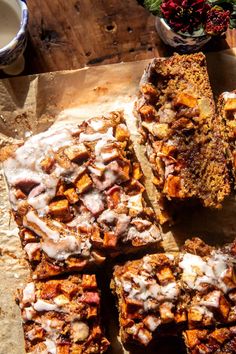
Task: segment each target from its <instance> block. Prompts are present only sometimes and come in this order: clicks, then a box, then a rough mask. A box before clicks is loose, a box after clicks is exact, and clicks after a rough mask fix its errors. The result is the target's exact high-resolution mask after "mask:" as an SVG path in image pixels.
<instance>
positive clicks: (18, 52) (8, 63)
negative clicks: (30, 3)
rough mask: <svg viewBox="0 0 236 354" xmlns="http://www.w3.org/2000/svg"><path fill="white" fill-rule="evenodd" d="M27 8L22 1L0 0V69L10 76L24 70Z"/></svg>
mask: <svg viewBox="0 0 236 354" xmlns="http://www.w3.org/2000/svg"><path fill="white" fill-rule="evenodd" d="M27 24H28V8H27V5H26V1H24V0H0V69H2V70H3V71H4V72H5V73H7V74H10V75H17V74H20V73H21V72H22V71H23V70H24V66H25V61H24V56H23V53H24V50H25V47H26V43H27Z"/></svg>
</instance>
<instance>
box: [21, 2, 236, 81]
mask: <svg viewBox="0 0 236 354" xmlns="http://www.w3.org/2000/svg"><path fill="white" fill-rule="evenodd" d="M28 7H29V12H30V21H29V43H28V47H27V50H26V70H25V72H24V74H34V73H40V72H47V71H55V70H65V69H78V68H81V67H84V66H86V65H88V66H91V65H98V64H108V63H115V62H120V61H133V60H140V59H148V58H152V57H154V56H157V57H158V56H167V55H170V54H171V53H172V50H171V49H170V48H168V47H167V46H165V45H164V44H163V43H162V42H161V40H160V38H159V37H158V34H157V33H156V30H155V26H154V22H155V18H154V16H152V15H150V13H149V12H148V11H146V10H145V9H144V8H143V7H141V6H140V5H138V3H137V1H136V0H126V1H118V0H66V1H64V0H50V1H43V0H28ZM234 46H236V30H233V31H228V32H227V35H226V37H225V38H221V39H217V40H216V39H215V40H214V39H213V40H212V41H211V42H210V43H209V44H208V45H207V47H206V48H205V49H206V51H209V50H213V51H217V50H221V49H226V48H231V47H234Z"/></svg>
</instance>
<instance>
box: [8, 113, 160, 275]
mask: <svg viewBox="0 0 236 354" xmlns="http://www.w3.org/2000/svg"><path fill="white" fill-rule="evenodd" d="M4 171H5V175H6V179H7V182H8V186H9V198H10V202H11V206H12V212H13V215H14V217H15V220H16V222H17V224H18V226H19V228H20V238H21V241H22V245H23V248H24V250H25V252H26V256H27V258H28V260H29V262H30V265H31V268H32V270H33V271H34V277H35V278H38V279H43V278H47V277H49V276H55V275H57V274H61V273H64V272H68V271H81V270H83V269H85V268H86V267H88V266H92V265H93V264H101V263H102V262H103V261H104V260H105V259H106V257H107V256H108V255H109V254H110V255H117V254H124V253H126V252H132V251H136V250H139V249H142V248H143V247H147V246H149V245H152V244H156V243H157V242H159V241H160V240H161V233H160V230H159V227H158V225H157V224H156V223H155V220H154V218H155V215H154V212H153V210H152V209H151V208H150V207H148V206H147V204H146V202H145V200H144V196H143V195H144V191H145V188H144V186H143V185H142V183H140V179H141V177H142V171H141V168H140V165H139V163H138V162H137V161H136V160H135V156H134V151H133V148H132V143H131V141H130V139H129V132H128V130H127V127H126V125H125V124H124V121H123V117H122V114H121V113H119V112H117V113H112V114H110V115H109V116H108V117H99V118H93V119H91V120H89V121H86V122H84V123H82V124H81V125H80V126H76V125H75V126H73V127H65V128H63V129H61V130H56V131H55V130H48V131H47V132H44V133H40V134H38V135H35V136H33V137H31V138H29V139H28V140H27V141H26V142H25V144H24V145H23V146H21V147H19V148H18V149H17V150H16V151H14V152H13V153H12V156H11V157H8V159H6V161H5V162H4Z"/></svg>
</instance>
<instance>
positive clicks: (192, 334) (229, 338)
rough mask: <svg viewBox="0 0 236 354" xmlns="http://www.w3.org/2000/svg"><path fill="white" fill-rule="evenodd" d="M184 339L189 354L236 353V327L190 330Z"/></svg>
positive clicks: (184, 335)
mask: <svg viewBox="0 0 236 354" xmlns="http://www.w3.org/2000/svg"><path fill="white" fill-rule="evenodd" d="M183 337H184V341H185V345H186V347H187V351H188V353H189V354H202V353H204V354H205V353H206V354H235V353H236V327H226V328H217V329H213V330H207V329H203V330H198V329H196V330H189V331H186V332H184V333H183Z"/></svg>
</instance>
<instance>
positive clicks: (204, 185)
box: [136, 53, 230, 207]
mask: <svg viewBox="0 0 236 354" xmlns="http://www.w3.org/2000/svg"><path fill="white" fill-rule="evenodd" d="M136 112H137V114H138V117H139V125H140V129H141V133H142V136H143V140H142V142H143V144H144V145H145V147H146V154H147V157H148V159H149V162H150V164H151V166H152V170H153V173H154V175H155V178H154V180H153V183H154V184H155V185H156V187H157V189H158V191H159V192H160V193H161V195H163V196H164V197H165V198H167V199H169V200H186V199H198V200H200V201H201V203H202V204H203V205H204V206H207V207H219V206H220V205H221V203H222V201H223V200H224V198H225V197H226V196H227V195H228V194H229V192H230V184H229V176H228V171H227V168H226V158H225V146H224V144H223V143H222V132H221V126H220V123H219V119H218V118H217V115H216V112H215V104H214V100H213V95H212V91H211V87H210V83H209V78H208V74H207V68H206V60H205V56H204V55H203V54H202V53H197V54H192V55H178V54H175V55H174V56H172V57H170V58H168V59H164V60H163V59H154V60H153V61H152V62H151V63H150V64H149V66H148V67H147V69H146V71H145V73H144V75H143V78H142V80H141V83H140V97H139V100H138V102H137V103H136Z"/></svg>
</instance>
